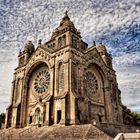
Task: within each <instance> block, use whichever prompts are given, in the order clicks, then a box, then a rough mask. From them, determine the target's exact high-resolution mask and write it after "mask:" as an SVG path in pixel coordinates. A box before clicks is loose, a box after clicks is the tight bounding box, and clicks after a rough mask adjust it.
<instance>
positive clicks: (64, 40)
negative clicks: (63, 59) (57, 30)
mask: <svg viewBox="0 0 140 140" xmlns="http://www.w3.org/2000/svg"><path fill="white" fill-rule="evenodd" d="M62 39H63V40H62V41H63V46H65V45H66V35H63V37H62Z"/></svg>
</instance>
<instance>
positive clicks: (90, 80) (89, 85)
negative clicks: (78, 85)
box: [85, 72, 98, 98]
mask: <svg viewBox="0 0 140 140" xmlns="http://www.w3.org/2000/svg"><path fill="white" fill-rule="evenodd" d="M85 80H86V82H85V89H86V93H87V96H88V97H90V98H93V94H96V92H97V90H98V82H97V79H96V77H95V75H94V74H93V73H92V72H88V73H86V76H85Z"/></svg>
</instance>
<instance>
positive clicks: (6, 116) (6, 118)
mask: <svg viewBox="0 0 140 140" xmlns="http://www.w3.org/2000/svg"><path fill="white" fill-rule="evenodd" d="M8 112H9V110H8V108H7V109H6V114H5V128H8V119H9V118H8Z"/></svg>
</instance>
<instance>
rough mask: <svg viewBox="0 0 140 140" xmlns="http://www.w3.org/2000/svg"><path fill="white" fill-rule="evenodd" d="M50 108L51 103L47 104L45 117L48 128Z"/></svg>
mask: <svg viewBox="0 0 140 140" xmlns="http://www.w3.org/2000/svg"><path fill="white" fill-rule="evenodd" d="M49 108H50V102H46V116H45V124H44V125H46V126H49Z"/></svg>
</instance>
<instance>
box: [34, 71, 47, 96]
mask: <svg viewBox="0 0 140 140" xmlns="http://www.w3.org/2000/svg"><path fill="white" fill-rule="evenodd" d="M49 83H50V74H49V72H48V71H47V70H43V71H41V72H39V73H38V74H37V76H36V78H35V81H34V88H35V91H36V92H37V93H39V94H43V93H45V92H47V91H48V87H49Z"/></svg>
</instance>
